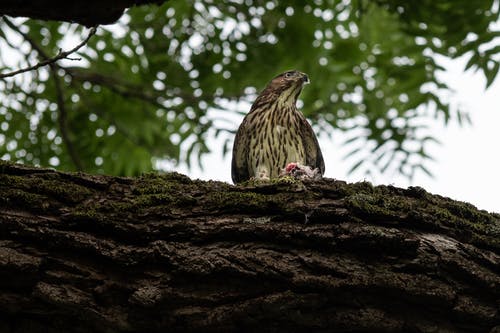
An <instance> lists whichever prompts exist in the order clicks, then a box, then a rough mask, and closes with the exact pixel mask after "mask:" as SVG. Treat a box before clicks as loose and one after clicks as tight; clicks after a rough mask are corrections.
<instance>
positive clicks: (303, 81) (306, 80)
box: [301, 73, 311, 84]
mask: <svg viewBox="0 0 500 333" xmlns="http://www.w3.org/2000/svg"><path fill="white" fill-rule="evenodd" d="M301 74H302V84H309V83H310V82H311V81H309V76H307V74H304V73H301Z"/></svg>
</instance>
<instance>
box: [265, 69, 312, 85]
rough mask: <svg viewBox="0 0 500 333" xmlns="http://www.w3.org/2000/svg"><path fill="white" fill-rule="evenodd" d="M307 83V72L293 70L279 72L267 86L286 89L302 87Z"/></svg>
mask: <svg viewBox="0 0 500 333" xmlns="http://www.w3.org/2000/svg"><path fill="white" fill-rule="evenodd" d="M307 83H309V77H308V76H307V74H305V73H302V72H299V71H296V70H293V71H287V72H284V73H281V74H280V75H278V76H276V77H275V78H274V79H272V80H271V82H270V83H269V85H268V86H272V87H274V88H276V89H283V90H288V89H289V88H292V87H294V88H302V86H303V85H304V84H307Z"/></svg>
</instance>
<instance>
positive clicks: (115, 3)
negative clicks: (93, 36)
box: [0, 0, 166, 26]
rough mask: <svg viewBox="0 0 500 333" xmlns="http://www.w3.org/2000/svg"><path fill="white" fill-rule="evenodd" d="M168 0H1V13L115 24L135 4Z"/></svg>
mask: <svg viewBox="0 0 500 333" xmlns="http://www.w3.org/2000/svg"><path fill="white" fill-rule="evenodd" d="M165 1H166V0H86V1H68V0H22V1H19V0H2V1H0V15H9V16H14V17H19V16H22V17H30V18H33V19H41V20H57V21H68V22H77V23H80V24H83V25H86V26H94V25H98V24H109V23H114V22H115V21H116V20H118V19H119V18H120V16H122V14H123V11H124V10H125V9H127V8H129V7H132V6H136V5H144V4H151V3H157V4H160V3H163V2H165Z"/></svg>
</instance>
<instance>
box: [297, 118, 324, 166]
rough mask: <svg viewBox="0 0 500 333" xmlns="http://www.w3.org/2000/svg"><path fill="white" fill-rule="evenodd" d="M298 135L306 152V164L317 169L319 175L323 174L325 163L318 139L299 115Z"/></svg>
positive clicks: (304, 119)
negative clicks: (299, 134) (319, 172)
mask: <svg viewBox="0 0 500 333" xmlns="http://www.w3.org/2000/svg"><path fill="white" fill-rule="evenodd" d="M300 133H301V136H302V142H303V144H304V150H305V152H306V164H307V165H308V166H310V167H313V168H318V169H319V170H320V171H321V174H324V173H325V162H324V160H323V154H322V153H321V148H320V147H319V143H318V139H317V138H316V135H315V134H314V131H313V129H312V127H311V125H309V123H308V122H307V120H306V118H305V117H304V115H302V113H300Z"/></svg>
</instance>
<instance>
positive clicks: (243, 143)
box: [231, 117, 250, 184]
mask: <svg viewBox="0 0 500 333" xmlns="http://www.w3.org/2000/svg"><path fill="white" fill-rule="evenodd" d="M247 123H248V121H247V117H245V119H243V122H242V123H241V125H240V127H239V128H238V132H236V137H235V138H234V143H233V159H232V161H231V178H232V179H233V182H234V183H235V184H236V183H240V182H242V181H245V180H248V179H249V178H250V175H249V173H248V162H247V156H248V144H249V143H248V139H249V135H248V134H247V133H246V131H247V128H248V126H247Z"/></svg>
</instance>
